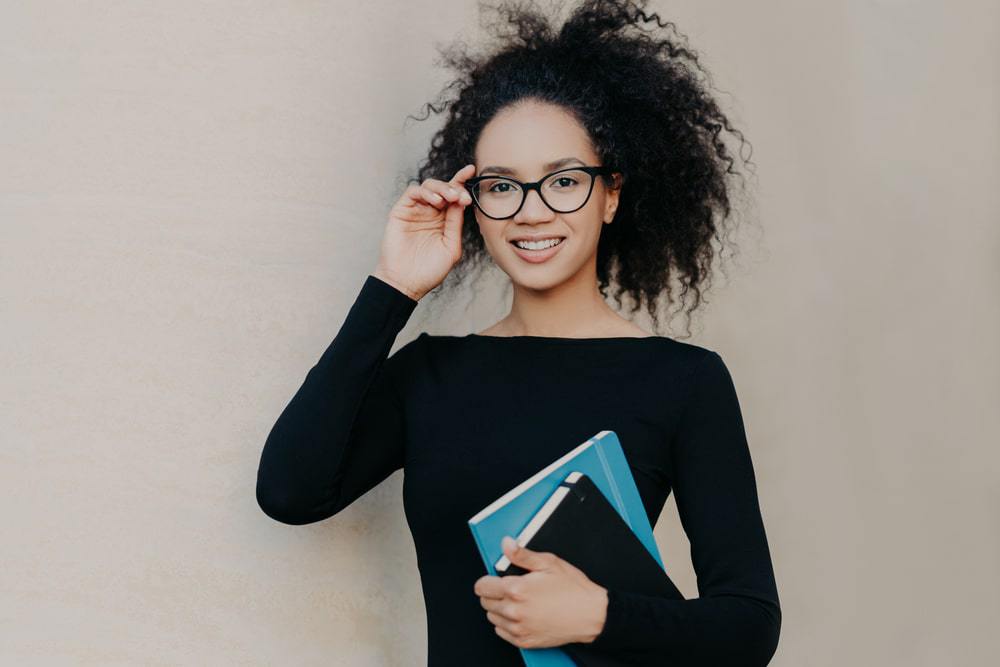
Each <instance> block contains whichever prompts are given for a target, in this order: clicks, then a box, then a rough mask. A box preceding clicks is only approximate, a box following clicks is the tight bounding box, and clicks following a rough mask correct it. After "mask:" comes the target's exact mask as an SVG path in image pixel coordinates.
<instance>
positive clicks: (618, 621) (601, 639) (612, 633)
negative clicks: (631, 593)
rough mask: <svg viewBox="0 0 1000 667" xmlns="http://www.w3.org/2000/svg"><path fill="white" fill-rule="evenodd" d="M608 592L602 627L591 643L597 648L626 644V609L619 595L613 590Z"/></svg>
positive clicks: (610, 589)
mask: <svg viewBox="0 0 1000 667" xmlns="http://www.w3.org/2000/svg"><path fill="white" fill-rule="evenodd" d="M607 591H608V609H607V613H606V614H605V617H604V627H603V628H601V632H600V634H598V635H597V637H596V638H595V639H594V641H592V642H591V643H590V644H591V646H594V647H597V648H615V647H620V646H622V645H623V644H625V643H626V639H627V636H626V634H625V630H626V629H627V628H628V623H627V621H626V616H627V613H626V609H625V606H624V600H623V599H622V596H621V594H620V593H619V592H618V591H617V590H616V589H614V588H609V589H607Z"/></svg>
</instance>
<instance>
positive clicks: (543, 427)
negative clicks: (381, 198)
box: [257, 1, 781, 666]
mask: <svg viewBox="0 0 1000 667" xmlns="http://www.w3.org/2000/svg"><path fill="white" fill-rule="evenodd" d="M641 4H642V3H639V5H640V6H641ZM501 11H502V12H503V13H504V15H505V18H504V21H503V23H504V24H506V25H512V26H515V28H516V30H515V31H514V34H515V35H516V36H510V38H509V43H507V44H506V45H505V46H504V48H503V50H502V51H500V52H498V53H496V54H494V55H492V56H489V57H485V58H483V59H481V60H478V61H477V60H476V59H473V58H468V57H466V56H460V57H454V58H453V59H452V61H453V64H455V66H457V67H463V68H465V69H466V73H467V75H468V76H467V79H466V81H465V82H464V86H463V87H462V89H461V90H460V92H459V93H458V95H457V96H456V99H455V100H454V101H453V102H452V104H451V105H450V107H449V109H450V111H449V117H448V119H447V122H446V123H445V125H444V127H443V128H442V129H441V130H440V132H439V133H438V136H437V137H436V139H435V141H434V142H433V149H432V151H431V153H430V156H429V158H428V160H427V162H426V164H425V165H424V166H423V168H422V169H421V174H420V180H421V182H420V183H419V185H418V184H413V185H410V186H409V187H408V188H407V189H406V190H405V192H404V193H403V194H402V196H401V197H400V199H399V201H398V202H397V203H396V204H395V206H394V207H393V208H392V210H391V212H390V214H389V220H388V224H387V226H386V228H385V232H384V236H383V240H382V245H381V254H380V257H379V259H378V262H377V265H376V266H375V268H374V270H373V271H372V272H371V274H370V275H369V276H368V277H367V278H366V279H365V282H364V284H363V286H362V287H361V290H360V293H359V294H358V296H357V298H356V300H355V302H354V304H353V306H352V307H351V308H350V310H349V312H348V314H347V316H346V318H345V320H344V323H343V324H342V326H341V328H340V330H339V332H338V333H337V335H336V337H335V338H334V339H333V341H332V343H331V344H330V345H329V347H328V348H327V349H326V351H325V352H324V353H323V355H322V356H321V357H320V359H319V361H318V362H317V363H316V365H315V366H314V367H313V368H312V369H311V370H310V371H309V373H308V374H307V376H306V378H305V381H304V382H303V384H302V386H301V388H300V389H299V390H298V392H297V393H296V394H295V396H294V397H293V398H292V400H291V401H290V403H289V404H288V406H287V407H286V408H285V409H284V411H283V412H282V414H281V416H280V417H279V418H278V420H277V422H276V423H275V425H274V427H273V429H272V430H271V432H270V435H269V436H268V438H267V441H266V443H265V445H264V449H263V452H262V455H261V461H260V469H259V473H258V482H257V500H258V503H259V504H260V507H261V508H262V509H263V511H264V512H265V513H267V514H268V515H269V516H270V517H272V518H274V519H276V520H278V521H282V522H284V523H288V524H305V523H311V522H315V521H320V520H322V519H325V518H328V517H331V516H333V515H335V514H337V513H338V512H340V511H341V510H343V509H344V508H345V507H347V506H349V505H350V504H351V503H353V502H354V501H355V500H356V499H357V498H359V497H360V496H362V495H363V494H365V493H366V492H367V491H368V490H370V489H371V488H373V487H374V486H375V485H377V484H378V483H379V482H381V481H382V480H384V479H385V478H386V477H388V476H389V475H390V474H392V473H393V472H394V471H396V470H399V469H401V468H402V469H404V471H405V475H404V485H403V501H404V509H405V513H406V518H407V523H408V525H409V528H410V530H411V533H412V536H413V539H414V543H415V546H416V552H417V563H418V567H419V571H420V575H421V584H422V587H423V593H424V599H425V604H426V612H427V631H428V650H429V664H431V665H521V664H523V659H522V658H521V656H520V654H519V651H518V649H519V648H542V647H548V646H562V645H569V644H572V645H577V644H589V645H590V648H591V649H594V650H600V651H603V652H604V653H605V654H606V655H610V656H615V657H617V658H620V659H622V660H623V661H630V663H631V664H664V665H667V664H669V665H695V664H697V665H712V666H714V665H764V664H767V662H768V661H769V660H770V658H771V656H772V655H773V653H774V651H775V648H776V646H777V640H778V635H779V630H780V622H781V612H780V608H779V602H778V595H777V590H776V585H775V580H774V574H773V570H772V565H771V560H770V553H769V550H768V545H767V540H766V536H765V531H764V526H763V522H762V518H761V515H760V509H759V505H758V498H757V492H756V486H755V479H754V473H753V467H752V463H751V459H750V453H749V449H748V444H747V440H746V435H745V432H744V427H743V422H742V417H741V413H740V408H739V404H738V400H737V396H736V392H735V388H734V385H733V382H732V379H731V377H730V375H729V372H728V370H727V367H726V365H725V364H724V362H723V361H722V358H721V357H720V356H719V354H718V353H716V352H714V351H711V350H708V349H706V348H703V347H700V346H697V345H693V344H690V343H684V342H680V341H678V340H675V339H673V338H669V337H666V336H660V335H650V334H649V333H648V332H647V331H645V330H643V329H642V328H640V327H638V326H636V325H635V324H633V323H632V322H630V321H629V320H627V319H625V318H624V317H622V316H620V315H619V314H618V313H617V312H615V310H614V309H612V308H611V307H610V306H609V305H608V303H607V302H606V301H605V297H604V293H605V289H606V288H607V287H608V285H609V284H610V282H609V278H610V276H611V269H612V267H613V266H614V267H616V273H615V281H616V282H617V284H618V287H619V288H620V290H619V292H618V295H619V296H620V294H621V293H622V292H627V293H629V294H630V295H631V296H632V297H633V298H635V299H636V300H637V301H639V299H640V298H642V299H645V300H646V304H647V309H648V310H649V312H650V314H651V316H652V318H653V321H654V323H656V312H655V308H654V307H653V301H655V299H656V297H657V296H659V295H660V294H661V293H663V292H665V293H666V294H667V296H668V298H669V297H670V296H671V295H672V292H671V289H670V287H669V285H670V283H669V280H670V278H671V277H677V279H678V280H679V281H680V283H681V286H682V291H681V297H682V299H683V298H684V297H686V296H687V295H689V294H694V297H695V299H694V300H695V303H694V306H697V304H698V303H699V302H700V300H701V289H702V288H703V287H704V286H705V285H706V284H707V281H708V279H709V275H710V273H709V269H710V264H711V259H712V257H713V255H714V249H713V247H712V244H711V241H712V240H713V239H714V238H718V239H720V240H721V239H722V237H723V233H722V227H721V224H722V222H724V221H725V219H726V218H727V217H728V214H729V206H730V205H729V202H730V199H729V191H728V186H727V183H726V178H725V177H726V174H727V173H733V172H731V171H730V167H731V165H732V164H733V160H732V159H731V158H730V156H729V153H728V152H727V150H726V148H725V146H724V145H723V143H722V142H721V141H720V140H719V138H718V133H719V131H720V130H721V129H722V128H723V127H725V128H726V129H731V128H730V126H729V123H728V122H727V120H726V118H725V117H724V116H723V115H722V114H721V112H720V111H719V110H718V108H717V106H716V105H715V103H714V102H713V101H712V100H711V98H710V97H709V96H708V95H707V93H706V92H705V90H704V89H703V88H702V87H701V85H700V83H699V80H698V77H697V76H696V72H697V69H696V67H694V66H696V65H697V60H696V58H695V57H694V55H693V54H692V53H690V52H689V51H687V50H686V49H684V48H683V47H681V46H677V45H676V44H675V43H674V42H673V41H671V40H670V39H668V38H667V37H662V38H660V39H658V40H654V39H653V38H652V37H651V36H649V34H648V33H634V32H633V34H629V30H630V29H633V28H635V25H636V23H637V22H638V21H640V20H641V21H643V22H649V21H653V20H657V19H658V17H657V16H656V15H655V14H654V15H652V16H647V15H646V14H645V13H644V12H642V11H641V8H638V7H637V6H636V5H635V4H634V3H617V2H601V1H592V2H585V3H583V4H582V5H580V6H579V7H578V8H577V9H576V10H575V12H574V13H573V14H572V15H571V16H570V17H569V19H568V20H567V22H566V23H565V25H564V27H563V28H562V29H561V31H560V32H558V33H555V32H554V31H553V30H552V29H551V28H549V27H548V25H547V23H546V22H545V21H544V20H542V17H541V16H539V15H538V14H536V13H534V12H532V11H529V10H525V9H522V8H516V7H515V8H511V7H507V6H501ZM657 24H659V22H658V20H657ZM692 65H694V66H692ZM439 176H440V178H439ZM486 254H488V256H489V257H490V258H491V259H492V261H493V262H494V263H495V264H496V265H497V266H499V267H500V269H502V270H503V271H504V272H505V273H506V274H507V275H508V276H509V277H510V281H511V285H512V288H513V302H512V306H511V310H510V312H509V313H508V314H507V316H506V317H504V318H503V319H502V320H500V321H499V322H497V323H496V324H494V325H493V326H491V327H489V328H487V329H486V330H485V331H482V332H479V333H472V334H468V335H465V336H445V335H428V334H427V333H426V332H424V333H421V334H420V335H419V336H418V337H417V338H416V339H415V340H412V341H410V342H409V343H407V344H406V345H403V346H402V347H401V348H400V349H399V350H397V351H396V352H395V353H394V354H392V355H391V356H390V355H389V350H390V348H391V347H392V345H393V343H394V341H395V339H396V335H397V333H398V332H399V331H400V330H401V329H402V328H403V326H404V325H405V324H406V322H407V321H408V319H409V317H410V315H411V313H412V312H413V310H414V309H415V307H416V306H417V304H418V302H419V301H420V300H421V299H423V298H424V296H425V295H427V294H428V293H429V292H431V291H432V290H434V289H435V288H436V287H438V286H439V285H441V284H442V283H443V281H444V279H445V277H446V276H448V275H453V276H456V275H457V276H462V275H463V273H464V269H465V268H467V267H468V266H470V265H472V264H474V263H475V262H476V261H477V260H478V259H481V258H482V257H483V256H485V255H486ZM619 303H620V298H619ZM604 429H609V430H613V431H615V432H616V433H617V434H618V436H619V438H620V440H621V443H622V447H623V449H624V450H625V453H626V456H627V458H628V461H629V465H630V468H631V470H632V473H633V475H634V477H635V481H636V484H637V486H638V487H639V491H640V495H641V497H642V500H643V503H644V505H645V507H646V510H647V513H648V517H649V519H650V523H651V524H654V525H655V523H656V521H657V519H658V518H659V514H660V512H661V510H662V508H663V506H664V503H665V501H666V499H667V496H668V495H669V494H670V493H671V492H673V493H674V494H675V497H676V503H677V507H678V511H679V514H680V519H681V522H682V525H683V527H684V530H685V532H686V533H687V535H688V538H689V540H690V543H691V555H692V560H693V564H694V568H695V570H696V572H697V576H698V589H699V593H700V597H699V598H696V599H691V600H683V599H681V600H678V599H662V598H657V597H652V596H644V595H637V594H632V593H627V592H624V591H618V590H614V589H611V590H607V589H605V588H603V587H602V586H600V585H598V584H596V583H595V582H593V581H591V580H590V579H588V578H587V576H586V575H585V574H584V573H583V572H581V571H580V570H578V569H577V568H575V567H573V566H572V565H571V564H570V563H568V562H566V561H564V560H562V559H560V558H558V557H557V556H555V555H554V554H550V553H540V552H533V551H530V550H527V549H520V550H514V549H512V548H511V545H510V543H509V541H505V544H504V550H505V553H506V554H507V555H508V556H509V557H510V558H511V560H512V561H513V562H515V563H517V564H520V565H522V566H524V567H525V568H526V569H528V570H530V572H529V573H527V574H525V575H522V576H507V577H503V578H500V577H493V576H488V575H484V574H483V572H484V569H485V568H484V566H483V564H482V561H481V560H480V556H479V553H478V551H477V549H476V546H475V543H474V541H473V538H472V535H471V532H470V531H469V528H468V525H467V521H468V519H469V517H471V516H472V515H474V514H475V513H476V512H478V511H479V510H480V509H481V508H483V507H484V506H486V505H487V504H489V503H490V502H492V501H493V500H494V499H495V498H497V497H498V496H500V495H501V494H502V493H504V492H506V491H507V490H509V489H511V488H512V487H514V486H516V485H517V484H518V483H520V482H521V481H522V480H524V479H525V478H526V477H528V476H530V475H531V474H533V473H534V472H536V471H537V470H539V469H540V468H542V467H543V466H545V465H547V464H549V463H550V462H552V461H553V460H555V459H556V458H558V457H559V456H561V455H562V454H564V453H565V452H566V451H568V450H569V449H571V448H573V447H575V446H576V445H578V444H579V443H581V442H583V441H584V440H586V439H587V438H589V437H590V436H592V435H593V434H595V433H597V432H598V431H601V430H604Z"/></svg>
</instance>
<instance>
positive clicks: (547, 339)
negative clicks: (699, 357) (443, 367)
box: [425, 333, 669, 344]
mask: <svg viewBox="0 0 1000 667" xmlns="http://www.w3.org/2000/svg"><path fill="white" fill-rule="evenodd" d="M425 335H426V336H428V337H430V338H458V339H462V340H471V339H476V338H478V339H480V340H509V341H524V342H541V343H569V344H572V343H614V342H619V341H633V340H635V341H638V340H651V339H654V338H658V339H663V340H669V339H667V338H666V337H665V336H655V335H654V336H598V337H591V338H569V337H566V336H531V335H518V336H490V335H486V334H477V333H470V334H465V335H464V336H452V335H437V336H436V335H432V334H428V333H425Z"/></svg>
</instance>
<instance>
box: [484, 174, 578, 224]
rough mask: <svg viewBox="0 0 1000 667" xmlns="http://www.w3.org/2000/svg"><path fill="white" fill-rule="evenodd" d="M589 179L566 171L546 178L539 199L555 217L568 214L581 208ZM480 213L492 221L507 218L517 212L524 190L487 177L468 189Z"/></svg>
mask: <svg viewBox="0 0 1000 667" xmlns="http://www.w3.org/2000/svg"><path fill="white" fill-rule="evenodd" d="M592 179H593V177H592V176H591V175H590V174H588V173H587V172H585V171H577V170H574V169H569V170H566V171H560V172H557V173H555V174H552V175H550V176H549V177H548V178H546V179H545V180H544V181H543V182H542V186H541V190H542V199H544V200H545V203H547V204H548V205H549V207H550V208H552V209H553V210H555V211H556V212H558V213H570V212H572V211H575V210H576V209H578V208H580V207H581V206H583V205H584V203H586V201H587V197H588V196H589V195H590V190H591V186H592V183H591V181H592ZM472 194H473V196H474V197H475V198H476V202H477V203H478V204H479V206H480V208H482V210H483V212H484V213H485V214H486V215H488V216H490V217H493V218H507V217H510V216H512V215H514V213H515V212H516V211H517V209H518V208H519V207H520V206H521V201H522V200H523V199H524V189H523V188H522V187H520V186H519V185H518V184H517V183H516V182H515V181H512V180H510V179H508V178H504V177H502V176H495V177H487V178H484V179H483V180H481V181H479V182H478V183H476V184H475V185H474V186H473V187H472Z"/></svg>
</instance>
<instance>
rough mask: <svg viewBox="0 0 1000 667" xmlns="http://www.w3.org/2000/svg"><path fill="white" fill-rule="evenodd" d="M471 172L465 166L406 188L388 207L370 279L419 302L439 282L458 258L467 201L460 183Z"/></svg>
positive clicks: (471, 167) (471, 166)
mask: <svg viewBox="0 0 1000 667" xmlns="http://www.w3.org/2000/svg"><path fill="white" fill-rule="evenodd" d="M475 172H476V165H474V164H467V165H465V166H464V167H462V168H461V169H459V170H458V171H457V172H455V175H454V176H453V177H452V179H451V180H450V181H442V180H438V179H435V178H428V179H426V180H424V182H423V183H421V184H420V185H415V184H414V185H410V186H409V187H407V188H406V190H405V191H404V192H403V195H402V196H401V197H400V198H399V201H397V202H396V204H395V206H393V207H392V210H391V211H389V223H388V225H386V228H385V234H384V235H383V237H382V247H381V253H380V256H379V261H378V266H377V267H376V268H375V271H373V272H372V274H373V275H374V276H375V277H377V278H380V279H381V280H384V281H385V282H387V283H389V284H390V285H392V286H394V287H396V288H397V289H399V290H400V291H402V292H405V293H406V294H408V295H409V296H410V297H412V298H413V299H415V300H418V301H419V300H420V298H421V297H423V295H424V294H426V293H427V292H429V291H431V290H432V289H434V288H435V287H437V286H438V285H440V284H441V282H442V281H443V280H444V279H445V276H447V275H448V272H449V271H451V268H452V267H453V266H454V265H455V264H456V263H457V262H458V260H459V259H461V257H462V220H463V213H464V211H465V207H466V206H468V205H469V204H471V203H472V197H471V195H470V194H469V191H468V190H466V189H465V181H466V179H469V178H472V175H473V174H474V173H475Z"/></svg>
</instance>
